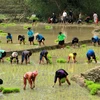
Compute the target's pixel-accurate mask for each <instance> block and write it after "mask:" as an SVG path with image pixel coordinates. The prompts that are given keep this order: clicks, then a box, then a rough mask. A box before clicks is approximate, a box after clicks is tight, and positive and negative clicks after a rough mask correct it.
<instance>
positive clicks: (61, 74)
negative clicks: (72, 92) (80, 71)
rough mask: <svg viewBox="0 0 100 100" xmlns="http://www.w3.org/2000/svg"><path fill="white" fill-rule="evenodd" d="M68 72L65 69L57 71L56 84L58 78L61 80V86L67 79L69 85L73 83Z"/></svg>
mask: <svg viewBox="0 0 100 100" xmlns="http://www.w3.org/2000/svg"><path fill="white" fill-rule="evenodd" d="M67 76H68V73H67V72H66V71H65V70H64V69H59V70H57V71H56V72H55V78H54V85H53V87H54V86H55V84H56V81H57V79H58V81H59V86H61V84H62V83H64V82H65V81H67V83H68V85H71V83H70V82H69V80H68V77H67Z"/></svg>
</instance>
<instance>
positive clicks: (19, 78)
mask: <svg viewBox="0 0 100 100" xmlns="http://www.w3.org/2000/svg"><path fill="white" fill-rule="evenodd" d="M90 48H92V49H93V50H94V51H95V53H96V56H97V57H98V63H97V64H95V63H94V62H92V63H90V64H87V59H86V52H87V50H88V49H90ZM99 51H100V47H93V46H86V47H80V48H72V47H70V48H69V49H68V48H65V49H57V50H50V51H49V54H50V55H51V56H52V64H48V65H47V64H41V65H39V64H38V62H39V53H33V55H32V57H31V64H28V65H25V64H23V65H21V64H19V65H16V64H12V65H11V64H10V63H9V61H7V60H6V59H5V63H0V71H1V73H0V78H1V79H3V80H4V84H3V85H2V86H3V87H5V88H6V87H16V88H20V93H10V94H3V95H2V96H1V97H0V99H1V100H28V99H29V100H34V99H35V100H66V99H67V100H83V99H84V100H99V99H100V97H98V96H96V95H94V96H92V95H90V93H89V91H88V90H87V89H85V88H82V87H80V86H79V85H78V84H76V83H75V82H73V81H71V80H70V78H71V76H72V75H75V74H80V73H82V72H85V71H87V70H88V69H91V68H93V67H95V66H99V65H100V52H99ZM70 52H77V54H78V55H77V63H75V64H74V63H72V62H70V63H67V62H66V63H57V59H58V58H63V59H66V61H67V57H68V54H69V53H70ZM19 59H20V57H19ZM59 68H63V69H65V70H66V71H67V72H68V73H69V76H68V78H69V80H70V82H71V85H70V86H68V85H67V83H63V84H62V86H59V85H58V82H57V83H56V86H55V87H54V88H53V87H52V86H53V81H54V75H55V71H56V70H58V69H59ZM34 70H38V73H39V74H38V76H37V78H36V87H35V88H34V89H33V90H31V89H30V87H29V84H27V88H26V90H23V75H24V73H25V72H27V71H34Z"/></svg>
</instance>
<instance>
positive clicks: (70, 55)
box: [68, 52, 77, 63]
mask: <svg viewBox="0 0 100 100" xmlns="http://www.w3.org/2000/svg"><path fill="white" fill-rule="evenodd" d="M76 56H77V53H76V52H74V53H70V54H69V55H68V63H69V62H70V59H71V58H72V60H73V62H74V63H75V62H77V61H76Z"/></svg>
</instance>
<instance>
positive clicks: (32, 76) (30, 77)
mask: <svg viewBox="0 0 100 100" xmlns="http://www.w3.org/2000/svg"><path fill="white" fill-rule="evenodd" d="M37 75H38V72H37V71H33V72H26V73H25V74H24V76H23V82H24V87H23V89H24V90H25V89H26V85H27V80H28V82H29V84H30V88H31V89H33V88H34V87H35V79H36V76H37Z"/></svg>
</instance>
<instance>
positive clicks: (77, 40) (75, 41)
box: [72, 37, 79, 47]
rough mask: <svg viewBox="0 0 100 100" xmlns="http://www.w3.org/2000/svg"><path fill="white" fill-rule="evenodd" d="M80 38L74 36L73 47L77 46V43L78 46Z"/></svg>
mask: <svg viewBox="0 0 100 100" xmlns="http://www.w3.org/2000/svg"><path fill="white" fill-rule="evenodd" d="M78 43H79V39H78V38H77V37H74V38H73V39H72V45H73V47H75V46H76V45H77V46H79V44H78Z"/></svg>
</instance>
